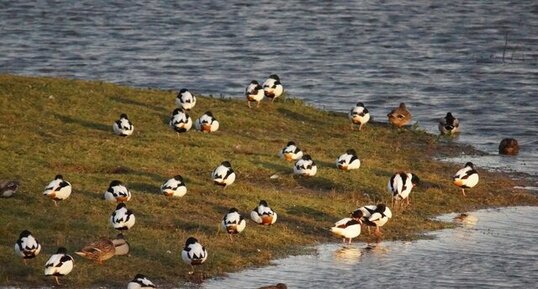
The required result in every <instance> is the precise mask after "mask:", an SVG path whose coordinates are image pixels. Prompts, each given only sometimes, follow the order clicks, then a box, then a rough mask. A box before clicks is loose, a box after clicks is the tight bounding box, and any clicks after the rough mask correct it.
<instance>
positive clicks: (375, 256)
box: [200, 207, 538, 289]
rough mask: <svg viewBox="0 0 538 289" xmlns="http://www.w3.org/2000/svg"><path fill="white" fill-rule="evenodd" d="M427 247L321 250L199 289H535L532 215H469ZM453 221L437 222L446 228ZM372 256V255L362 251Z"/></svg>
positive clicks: (537, 254) (536, 241) (536, 240)
mask: <svg viewBox="0 0 538 289" xmlns="http://www.w3.org/2000/svg"><path fill="white" fill-rule="evenodd" d="M471 215H472V216H473V217H475V218H476V219H475V220H474V222H473V220H471V221H470V222H466V223H464V224H462V225H461V226H459V227H457V228H455V229H448V230H442V231H438V232H434V233H430V234H429V235H430V236H431V237H433V239H432V240H419V241H413V242H381V243H380V244H377V245H373V246H368V245H367V244H365V243H362V242H357V243H354V244H352V245H349V246H344V245H342V244H340V243H338V242H337V241H336V240H335V243H334V244H326V245H321V246H318V247H317V248H316V254H313V255H306V256H294V257H290V258H286V259H281V260H276V261H275V262H274V266H268V267H263V268H258V269H249V270H245V271H242V272H239V273H233V274H230V275H229V276H228V277H227V278H219V279H213V280H210V281H209V282H206V283H205V284H203V286H201V287H200V288H204V289H212V288H259V287H260V286H264V285H270V284H273V285H274V284H276V283H277V282H282V283H285V284H287V285H288V287H289V288H313V287H314V288H536V284H538V227H537V226H536V223H537V222H538V207H511V208H503V209H489V210H480V211H477V212H473V213H471ZM454 216H456V214H450V215H445V216H442V217H440V219H442V220H444V221H452V218H453V217H454ZM368 248H371V249H368Z"/></svg>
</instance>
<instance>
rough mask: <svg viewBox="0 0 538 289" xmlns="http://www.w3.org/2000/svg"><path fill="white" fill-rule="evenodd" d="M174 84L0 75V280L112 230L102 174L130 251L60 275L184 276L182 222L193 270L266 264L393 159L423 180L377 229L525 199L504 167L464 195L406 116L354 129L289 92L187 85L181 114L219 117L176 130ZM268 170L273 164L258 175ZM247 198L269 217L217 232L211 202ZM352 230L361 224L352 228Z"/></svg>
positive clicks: (220, 207) (389, 233)
mask: <svg viewBox="0 0 538 289" xmlns="http://www.w3.org/2000/svg"><path fill="white" fill-rule="evenodd" d="M174 98H175V92H170V91H162V90H153V89H135V88H129V87H123V86H119V85H114V84H109V83H104V82H97V81H78V80H65V79H54V78H36V77H22V76H13V75H0V107H1V113H0V160H1V162H0V178H1V179H17V180H19V181H20V182H21V184H22V185H21V187H20V189H19V191H18V192H17V194H16V195H15V196H14V197H12V198H9V199H0V285H18V286H24V287H28V286H39V285H41V284H48V285H52V284H53V281H52V280H50V279H48V278H45V276H43V266H44V263H45V261H46V260H47V259H48V257H49V256H50V255H51V254H52V253H54V252H55V251H56V249H57V247H58V246H65V247H66V248H67V249H68V251H69V252H71V253H72V252H74V251H75V250H77V249H80V248H82V246H84V245H85V244H86V243H87V242H88V241H92V240H97V239H98V238H99V237H101V236H105V237H113V236H115V234H116V232H115V231H114V230H113V229H112V228H111V227H110V225H109V223H108V218H109V216H110V214H111V213H112V211H113V210H114V207H115V204H111V203H106V202H105V201H103V200H101V197H102V195H103V192H104V191H105V190H106V189H107V187H108V185H109V183H110V181H112V180H114V179H119V180H122V181H123V182H124V183H126V184H127V186H128V187H129V188H130V189H131V191H132V193H133V198H132V200H131V201H130V202H128V203H127V206H128V207H129V208H130V209H132V210H133V211H134V212H135V215H136V218H137V223H136V225H135V226H134V227H133V228H132V229H131V230H130V231H129V232H128V233H127V234H126V235H127V238H128V240H129V242H130V243H131V246H132V252H131V256H130V257H114V258H112V259H111V260H108V261H106V262H105V264H104V265H97V264H95V263H92V262H90V261H88V260H86V259H82V258H79V257H78V256H74V258H75V268H74V270H73V271H72V272H71V274H69V275H68V276H66V277H64V278H63V279H64V280H63V282H64V283H65V284H67V285H68V286H69V287H78V288H80V287H88V286H98V285H103V284H107V285H109V286H120V287H124V286H125V284H127V282H128V281H130V280H131V279H132V278H133V276H134V275H135V274H137V273H142V274H145V275H147V276H149V278H150V279H151V280H152V281H153V282H154V283H156V284H157V285H159V286H160V287H161V288H163V287H166V285H170V284H181V283H183V282H186V281H192V280H191V278H193V277H191V276H189V275H188V274H187V272H188V271H189V270H190V268H189V267H188V266H187V265H185V264H184V263H183V262H182V261H181V258H180V252H181V249H182V247H183V245H184V242H185V240H186V239H187V238H188V237H189V236H195V237H196V238H198V239H199V241H201V242H202V243H203V244H204V245H205V246H206V247H207V249H208V251H209V258H208V260H207V262H206V263H205V264H204V265H203V266H202V268H201V270H203V272H204V277H205V278H207V277H210V276H216V275H220V274H224V273H226V272H231V271H237V270H240V269H243V268H245V267H248V266H259V265H264V264H268V263H269V261H270V260H271V259H274V258H277V257H282V256H285V255H289V254H294V253H297V252H300V251H301V248H302V247H303V246H304V245H307V244H315V243H318V242H340V240H339V239H336V238H334V237H333V236H331V235H330V234H329V232H328V230H327V228H328V227H330V225H331V224H332V223H334V222H335V221H337V220H339V219H340V218H342V217H345V216H347V215H348V213H349V212H350V211H352V210H353V209H355V208H356V207H358V206H362V205H367V204H373V203H377V202H381V201H384V202H387V203H389V204H390V196H389V194H388V193H387V192H386V184H387V181H388V179H389V177H390V176H391V175H392V174H393V173H395V172H397V171H399V170H405V171H412V172H414V173H415V174H417V175H418V176H419V177H420V178H421V180H422V181H423V183H422V184H421V185H420V186H419V187H417V188H415V190H414V191H413V193H412V194H411V197H412V201H411V202H412V204H411V206H410V207H408V208H407V209H405V210H404V211H396V212H394V217H393V218H392V219H391V220H390V221H389V222H388V223H387V225H385V226H384V227H383V230H384V233H385V235H384V239H385V240H391V239H416V238H418V237H420V235H421V234H422V233H424V232H425V231H429V230H436V229H440V228H444V227H447V226H450V225H449V224H443V223H440V222H436V221H432V220H430V218H431V217H433V216H435V215H438V214H441V213H447V212H453V211H458V212H459V211H468V210H474V209H478V208H484V207H493V206H506V205H523V204H533V205H536V204H537V203H538V202H537V198H536V197H535V196H534V195H531V194H528V193H525V192H521V191H515V190H514V189H513V186H514V185H515V181H513V180H511V179H510V178H508V177H507V176H506V175H502V174H499V173H491V172H487V171H485V170H481V169H480V168H478V170H479V173H480V183H479V184H478V186H477V187H476V188H473V189H471V190H469V192H468V196H467V197H466V198H464V197H463V196H462V195H461V193H460V191H459V189H457V188H456V187H454V186H453V185H452V183H451V176H452V175H453V173H454V172H456V171H457V170H458V169H459V168H460V167H461V166H462V164H447V163H442V162H439V161H435V160H434V156H435V155H437V153H438V152H452V153H454V152H459V151H460V150H462V148H461V147H458V146H456V145H455V144H450V143H449V144H447V143H440V142H439V141H438V138H437V137H435V136H432V135H429V134H426V133H424V132H422V131H420V130H419V129H416V128H415V129H403V130H398V129H394V128H391V127H388V126H387V125H386V124H384V123H371V124H368V125H366V127H365V129H364V130H363V131H360V132H359V131H351V130H350V124H349V122H348V119H347V118H346V116H345V115H343V114H338V113H331V112H327V111H323V110H319V109H316V108H313V107H311V106H309V105H306V104H304V103H303V102H301V101H298V100H296V99H293V98H288V99H287V100H285V101H280V102H275V103H273V104H271V103H269V102H267V101H264V102H263V103H262V104H261V106H260V108H259V109H248V107H247V104H246V100H244V99H242V98H241V99H222V98H210V97H199V98H198V103H197V105H196V107H195V108H194V110H193V111H192V112H191V117H193V119H196V118H197V117H199V116H200V115H202V114H203V113H204V112H205V111H207V110H211V111H212V112H213V113H214V115H215V117H216V118H217V119H218V120H219V121H220V123H221V126H220V130H219V131H218V132H216V133H214V134H202V133H199V132H196V131H190V132H188V133H186V134H181V135H180V136H179V137H178V136H177V135H176V133H174V132H173V131H172V130H171V129H170V128H169V127H168V125H167V122H168V118H169V116H170V113H171V111H172V110H173V109H174ZM121 113H127V114H128V115H129V118H130V119H131V121H132V122H133V124H134V126H135V132H134V134H133V135H132V136H130V137H127V138H121V137H117V136H115V135H114V134H113V133H112V123H113V121H114V120H116V119H117V118H118V117H119V115H120V114H121ZM289 140H294V141H295V142H296V143H297V144H298V145H299V147H301V148H302V149H303V150H304V151H305V152H307V153H309V154H311V155H312V157H313V159H314V160H315V161H316V162H317V164H318V167H319V168H318V174H317V175H316V176H315V177H312V178H308V179H305V178H298V177H295V176H293V175H292V164H290V163H287V162H285V161H284V160H281V159H279V158H278V157H277V152H278V151H279V150H280V149H281V148H282V147H283V146H284V145H285V144H286V143H287V142H288V141H289ZM348 148H354V149H355V150H356V151H357V153H358V154H359V157H360V159H361V161H362V165H361V168H360V169H359V170H356V171H351V172H341V171H338V170H337V169H336V168H335V165H334V162H335V160H336V158H337V157H338V156H339V155H340V154H342V153H344V152H345V150H346V149H348ZM223 160H229V161H231V163H232V166H233V167H234V169H235V171H236V173H237V179H236V182H235V183H234V184H233V185H231V186H230V187H228V188H227V189H226V190H224V191H223V190H222V188H220V187H217V186H215V185H213V184H212V182H211V179H210V173H211V171H212V170H213V169H214V168H215V167H216V166H217V165H218V164H219V163H220V162H221V161H223ZM56 174H62V175H63V176H64V177H65V178H66V180H68V181H70V182H71V183H72V185H73V194H72V195H71V197H70V198H69V199H68V200H66V201H63V202H61V203H60V206H59V207H55V206H54V204H53V202H52V201H51V200H49V199H47V198H45V197H44V196H43V195H42V191H43V188H44V187H45V185H47V184H48V182H50V181H51V180H52V179H53V178H54V176H55V175H56ZM176 174H181V175H182V176H183V177H184V178H185V181H186V183H187V188H188V193H187V195H186V196H185V197H183V198H181V199H167V198H165V197H164V196H162V195H160V194H159V186H160V185H161V184H162V183H163V182H164V181H165V180H167V179H168V178H171V177H172V176H174V175H176ZM273 174H278V176H279V177H278V178H276V179H271V178H270V176H272V175H273ZM260 199H265V200H267V201H268V202H269V205H270V206H271V207H272V208H273V209H274V210H275V211H276V212H277V213H278V214H279V218H278V221H277V223H276V224H275V225H274V226H273V227H261V226H257V225H255V224H254V223H253V222H250V221H249V223H248V224H247V228H246V230H245V231H244V232H243V233H242V234H241V235H239V236H237V238H236V240H235V242H233V243H232V242H230V240H229V238H228V236H227V235H226V234H225V233H224V232H222V231H219V229H218V226H219V223H220V221H221V219H222V217H223V215H224V214H225V213H226V212H227V210H228V208H230V207H237V208H238V209H239V211H240V212H241V213H242V214H243V216H245V217H246V218H248V215H249V212H250V211H251V210H252V209H253V208H254V207H255V206H256V205H257V203H258V201H259V200H260ZM393 211H394V210H393ZM24 229H28V230H30V231H31V232H32V233H33V234H34V236H36V237H37V238H38V239H39V240H40V241H41V242H42V244H43V250H42V253H41V254H40V255H39V256H38V257H37V258H36V259H33V260H30V262H29V266H25V265H24V264H23V262H22V260H19V259H18V257H16V256H15V253H14V250H13V245H14V243H15V240H16V239H17V237H18V234H19V233H20V231H22V230H24ZM359 240H362V241H366V240H371V236H368V234H363V235H361V236H360V238H359ZM72 255H74V254H72Z"/></svg>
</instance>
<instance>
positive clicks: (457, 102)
mask: <svg viewBox="0 0 538 289" xmlns="http://www.w3.org/2000/svg"><path fill="white" fill-rule="evenodd" d="M537 11H538V2H537V1H532V0H526V1H497V0H485V1H466V0H454V1H416V0H388V1H318V2H315V1H314V2H313V1H301V0H299V1H286V0H260V1H256V2H255V3H250V4H248V3H246V2H245V1H238V0H230V1H212V0H196V1H193V0H186V1H166V0H164V1H137V2H136V3H132V2H131V1H104V0H80V1H31V2H28V1H0V41H1V43H2V45H0V71H1V72H12V73H20V74H30V75H50V76H67V77H75V78H82V79H99V80H105V81H112V82H116V83H122V84H128V85H135V86H139V87H156V88H162V89H176V90H178V89H180V88H182V87H188V88H189V89H191V90H192V91H194V92H198V93H204V94H213V95H217V96H218V95H226V96H239V97H242V95H243V93H244V89H245V87H246V85H247V84H248V83H249V82H250V80H251V79H257V80H258V81H263V79H265V78H266V77H267V76H268V75H269V74H271V73H277V74H279V75H280V76H281V79H282V81H283V84H284V86H285V87H286V89H287V91H288V93H289V94H290V95H293V96H296V97H299V98H302V99H305V100H307V101H308V102H310V103H313V104H314V105H316V106H319V107H324V108H327V109H330V110H336V111H347V110H348V109H349V108H350V107H351V106H352V105H354V104H355V103H356V102H357V101H359V100H360V101H363V102H364V103H365V104H366V106H367V107H368V108H369V110H370V112H371V114H372V116H373V117H374V118H375V119H376V120H377V121H383V122H385V121H386V116H385V115H386V113H387V112H388V111H389V108H392V107H395V106H396V105H398V103H400V102H401V101H404V102H406V103H407V105H408V107H409V108H410V110H411V112H412V113H413V122H415V121H417V122H419V124H420V126H421V127H422V128H425V129H426V130H428V131H430V132H434V133H437V124H436V120H437V119H438V118H441V117H443V116H445V114H446V113H447V112H448V111H451V112H452V113H454V115H455V116H456V117H458V118H460V120H461V123H462V134H461V136H460V137H459V140H458V141H461V142H465V143H471V144H473V145H475V146H477V147H478V148H479V149H482V150H484V151H486V152H488V153H492V154H494V155H496V154H497V146H498V144H499V142H500V140H501V139H503V138H505V137H514V138H516V139H518V141H519V143H520V145H521V152H520V155H519V156H518V157H515V158H510V159H501V161H502V162H501V163H503V166H507V167H510V168H513V169H516V170H518V171H525V172H530V173H533V174H535V175H536V174H538V139H537V138H536V135H537V134H538V113H537V109H536V108H537V107H538V95H537V91H538V82H537V81H536V79H537V75H538V50H537V47H538V16H537V15H538V14H537ZM506 37H507V38H506ZM505 40H508V42H507V44H506V45H505ZM503 55H504V60H503ZM463 163H465V161H464V162H462V164H463Z"/></svg>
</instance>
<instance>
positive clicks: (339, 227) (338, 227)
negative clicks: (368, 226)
mask: <svg viewBox="0 0 538 289" xmlns="http://www.w3.org/2000/svg"><path fill="white" fill-rule="evenodd" d="M361 218H362V211H360V210H356V211H353V212H352V213H351V218H343V219H342V220H340V221H338V222H336V223H334V226H333V227H332V228H331V232H332V233H333V234H335V235H338V236H341V237H342V243H345V242H346V239H348V240H349V241H348V244H351V239H353V238H356V237H358V236H359V235H360V234H361V225H362V220H361Z"/></svg>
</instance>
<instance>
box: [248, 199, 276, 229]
mask: <svg viewBox="0 0 538 289" xmlns="http://www.w3.org/2000/svg"><path fill="white" fill-rule="evenodd" d="M277 217H278V216H277V214H276V212H274V211H273V210H272V209H271V208H270V207H269V205H268V204H267V202H266V201H265V200H261V201H260V203H259V204H258V206H257V207H256V208H254V210H252V212H250V218H251V219H252V220H253V221H254V222H256V223H258V224H260V225H272V224H274V223H275V222H276V219H277Z"/></svg>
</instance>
